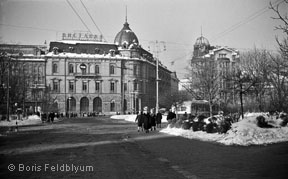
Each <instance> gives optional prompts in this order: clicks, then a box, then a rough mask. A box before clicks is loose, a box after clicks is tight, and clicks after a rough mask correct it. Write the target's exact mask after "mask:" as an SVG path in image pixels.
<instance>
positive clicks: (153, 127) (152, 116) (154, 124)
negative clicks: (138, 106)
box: [150, 110, 156, 131]
mask: <svg viewBox="0 0 288 179" xmlns="http://www.w3.org/2000/svg"><path fill="white" fill-rule="evenodd" d="M150 120H151V131H153V130H154V131H156V115H155V113H154V112H153V110H151V113H150Z"/></svg>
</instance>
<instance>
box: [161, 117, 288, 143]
mask: <svg viewBox="0 0 288 179" xmlns="http://www.w3.org/2000/svg"><path fill="white" fill-rule="evenodd" d="M259 115H264V114H262V113H252V114H247V115H245V117H244V119H243V120H241V121H239V122H237V123H233V124H232V128H231V129H230V130H229V131H228V132H227V133H226V134H218V133H214V134H208V133H206V132H203V131H197V132H194V131H192V130H184V129H179V128H170V127H167V128H165V129H163V130H161V131H160V132H163V133H168V134H171V135H176V136H182V137H185V138H189V139H198V140H202V141H213V142H218V143H222V144H225V145H242V146H249V145H266V144H272V143H277V142H284V141H288V127H287V126H286V127H280V125H279V123H280V122H281V121H280V120H281V119H275V118H268V117H267V116H265V118H266V119H267V121H268V123H269V124H271V125H273V126H274V128H260V127H258V126H257V124H256V117H257V116H259Z"/></svg>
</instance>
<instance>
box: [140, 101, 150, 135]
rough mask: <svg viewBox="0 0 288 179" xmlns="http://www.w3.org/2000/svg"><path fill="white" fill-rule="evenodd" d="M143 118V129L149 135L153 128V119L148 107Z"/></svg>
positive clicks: (144, 110) (145, 108)
mask: <svg viewBox="0 0 288 179" xmlns="http://www.w3.org/2000/svg"><path fill="white" fill-rule="evenodd" d="M141 116H142V118H143V127H144V130H145V132H146V133H149V129H150V128H151V119H150V115H149V113H148V107H147V106H146V107H144V109H143V115H141Z"/></svg>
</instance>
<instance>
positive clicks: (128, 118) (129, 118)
mask: <svg viewBox="0 0 288 179" xmlns="http://www.w3.org/2000/svg"><path fill="white" fill-rule="evenodd" d="M136 116H137V115H136V114H129V115H114V116H111V118H112V119H124V120H125V121H129V122H135V119H136Z"/></svg>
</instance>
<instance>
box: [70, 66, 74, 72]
mask: <svg viewBox="0 0 288 179" xmlns="http://www.w3.org/2000/svg"><path fill="white" fill-rule="evenodd" d="M69 73H74V65H73V64H69Z"/></svg>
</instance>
